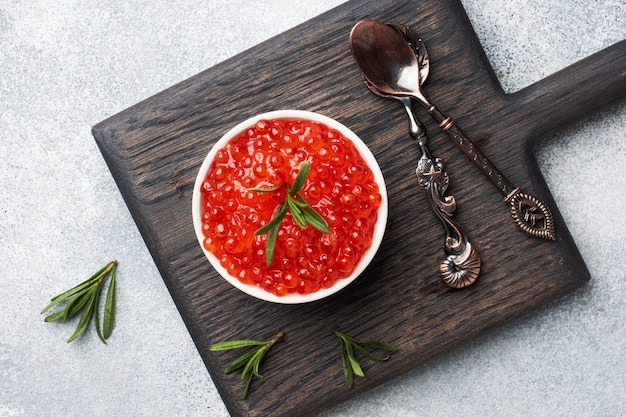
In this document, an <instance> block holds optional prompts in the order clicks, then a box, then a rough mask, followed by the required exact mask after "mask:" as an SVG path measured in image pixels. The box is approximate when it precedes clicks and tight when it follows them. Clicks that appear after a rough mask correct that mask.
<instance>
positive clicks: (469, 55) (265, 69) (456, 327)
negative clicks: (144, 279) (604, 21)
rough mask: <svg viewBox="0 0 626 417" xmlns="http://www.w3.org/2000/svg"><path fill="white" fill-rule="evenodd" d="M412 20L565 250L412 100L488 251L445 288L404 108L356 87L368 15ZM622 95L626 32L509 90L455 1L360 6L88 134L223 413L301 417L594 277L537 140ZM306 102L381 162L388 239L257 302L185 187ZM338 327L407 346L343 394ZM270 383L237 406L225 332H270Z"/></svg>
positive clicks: (439, 77) (453, 98) (448, 99)
mask: <svg viewBox="0 0 626 417" xmlns="http://www.w3.org/2000/svg"><path fill="white" fill-rule="evenodd" d="M365 18H373V19H378V20H381V21H384V22H397V23H403V24H407V25H410V26H411V27H412V28H413V29H415V30H416V31H417V32H418V33H419V35H421V37H422V38H423V40H424V41H425V42H426V45H427V48H428V50H429V53H430V57H431V68H432V69H431V73H430V78H429V80H428V82H427V84H426V85H425V87H424V89H425V91H426V93H427V94H428V95H429V96H430V98H431V99H433V101H434V102H435V103H437V104H438V105H439V106H440V107H441V108H442V109H444V110H446V111H447V112H448V113H449V114H450V115H451V116H452V117H454V118H455V119H456V122H457V125H458V126H460V127H461V128H462V129H464V130H465V132H466V133H467V134H468V135H469V136H470V137H471V138H472V139H473V140H474V141H475V142H476V143H477V144H478V145H479V146H480V147H481V148H482V149H483V151H484V153H485V154H486V155H487V156H488V157H489V158H490V159H491V160H492V161H493V162H494V163H495V164H496V165H497V166H498V167H499V168H500V169H501V170H502V171H503V172H504V174H505V175H506V176H507V177H508V178H509V179H510V180H511V181H512V182H513V183H514V184H516V185H519V186H521V187H522V189H523V190H525V191H526V192H528V193H530V194H533V195H535V196H537V197H539V198H540V199H542V200H543V201H545V202H546V203H548V204H549V205H550V206H551V208H552V211H553V214H554V216H555V223H556V233H557V236H558V240H557V241H556V242H550V241H544V240H538V239H533V238H529V237H527V236H526V235H525V234H524V233H522V232H521V231H520V230H519V229H518V228H517V227H516V226H515V225H514V224H513V222H512V220H511V217H510V213H509V209H508V206H506V205H505V204H503V203H502V196H501V195H500V194H499V192H498V191H497V190H495V189H494V188H493V187H492V185H491V184H490V183H489V182H488V181H487V180H486V179H485V178H484V177H483V176H482V175H481V174H480V173H479V172H478V170H476V169H475V168H474V166H473V165H471V164H470V163H469V162H468V161H467V160H466V158H465V156H463V155H462V154H461V152H460V151H459V150H458V149H456V148H455V147H454V146H453V145H452V144H451V143H450V142H449V140H448V139H447V137H446V136H445V135H444V134H443V133H441V132H440V131H439V130H438V129H437V127H436V126H435V125H434V124H433V123H432V122H431V120H430V118H429V117H428V115H427V114H426V112H425V109H422V108H417V114H418V117H420V118H421V119H422V120H423V121H424V122H426V128H427V130H428V132H429V134H430V148H431V151H432V153H433V154H434V155H437V156H440V157H442V158H444V161H445V163H446V169H447V172H448V174H449V175H450V177H451V186H450V188H449V190H448V194H451V195H454V196H455V197H456V198H457V201H458V208H457V211H456V214H455V216H456V218H457V219H458V220H459V221H460V222H461V224H462V225H463V226H464V228H465V231H466V232H467V234H468V236H469V237H470V239H471V241H472V242H473V244H474V245H475V246H476V247H477V248H478V250H479V252H480V254H481V257H482V260H483V268H482V274H481V277H480V278H479V281H478V282H477V283H476V284H475V285H473V286H472V287H470V288H468V289H465V290H461V291H438V283H439V276H438V272H437V267H438V264H439V262H440V261H441V259H442V246H443V231H442V228H441V225H440V224H439V222H438V221H437V220H436V219H435V217H434V215H433V214H432V213H431V212H430V210H429V209H428V207H427V205H426V201H425V199H424V196H423V195H422V192H421V190H420V189H419V188H418V185H417V180H416V178H415V176H414V170H415V167H416V162H417V159H418V156H419V149H418V148H417V146H416V144H415V142H413V141H412V140H410V139H409V138H408V136H407V122H406V119H405V114H404V113H403V109H402V108H401V106H400V105H399V104H398V103H397V102H395V101H392V100H385V99H382V98H378V97H376V96H374V95H373V94H371V93H370V92H369V91H368V90H367V89H366V88H365V87H364V85H363V84H362V82H361V80H360V77H359V74H358V72H357V68H356V66H355V65H354V63H353V60H352V56H351V53H350V48H349V43H348V37H349V32H350V29H351V28H352V26H353V25H354V24H355V23H357V22H358V21H359V20H361V19H365ZM625 96H626V42H621V43H619V44H616V45H614V46H612V47H610V48H607V49H605V50H603V51H601V52H600V53H598V54H595V55H593V56H591V57H589V58H588V59H585V60H583V61H581V62H579V63H576V64H574V65H572V66H571V67H568V68H566V69H564V70H562V71H560V72H559V73H557V74H554V75H553V76H550V77H548V78H546V79H544V80H541V81H539V82H537V83H536V84H534V85H531V86H529V87H528V88H525V89H524V90H522V91H519V92H516V93H514V94H505V93H504V92H503V91H502V89H501V87H500V85H499V84H498V82H497V80H496V77H495V76H494V73H493V71H492V69H491V67H490V65H489V62H488V61H487V59H486V57H485V55H484V53H483V51H482V49H481V46H480V45H479V43H478V41H477V38H476V36H475V34H474V32H473V30H472V28H471V26H470V23H469V21H468V19H467V17H466V15H465V12H464V10H463V8H462V6H461V4H460V2H459V1H458V0H421V1H417V0H404V1H391V0H386V1H379V0H369V1H350V2H348V3H345V4H343V5H341V6H340V7H338V8H336V9H334V10H332V11H330V12H328V13H325V14H323V15H321V16H319V17H317V18H315V19H313V20H311V21H309V22H307V23H305V24H303V25H300V26H298V27H296V28H294V29H292V30H290V31H288V32H286V33H284V34H281V35H279V36H277V37H275V38H273V39H271V40H269V41H266V42H264V43H262V44H260V45H258V46H256V47H254V48H252V49H250V50H248V51H245V52H244V53H242V54H240V55H238V56H236V57H233V58H231V59H229V60H227V61H225V62H223V63H221V64H219V65H217V66H215V67H213V68H211V69H208V70H206V71H204V72H202V73H200V74H198V75H196V76H194V77H192V78H190V79H188V80H186V81H183V82H181V83H180V84H178V85H175V86H173V87H171V88H169V89H167V90H165V91H163V92H161V93H159V94H157V95H155V96H154V97H151V98H149V99H147V100H145V101H143V102H141V103H139V104H137V105H135V106H133V107H131V108H129V109H127V110H125V111H123V112H121V113H119V114H117V115H115V116H113V117H111V118H109V119H107V120H105V121H103V122H101V123H99V124H98V125H96V126H95V127H94V128H93V134H94V137H95V138H96V141H97V143H98V145H99V147H100V149H101V151H102V153H103V155H104V158H105V159H106V162H107V164H108V165H109V167H110V169H111V172H112V174H113V177H114V178H115V180H116V181H117V184H118V186H119V188H120V191H121V193H122V195H123V196H124V198H125V201H126V203H127V204H128V207H129V208H130V211H131V213H132V215H133V217H134V219H135V221H136V223H137V226H138V228H139V230H140V231H141V234H142V236H143V238H144V239H145V242H146V244H147V245H148V248H149V250H150V252H151V254H152V256H153V257H154V260H155V262H156V265H157V266H158V268H159V271H160V273H161V275H162V276H163V280H164V281H165V283H166V285H167V287H168V289H169V291H170V293H171V295H172V298H173V299H174V302H175V303H176V305H177V306H178V309H179V310H180V313H181V315H182V317H183V319H184V321H185V324H186V325H187V327H188V329H189V332H190V333H191V336H192V338H193V340H194V341H195V343H196V346H197V348H198V352H199V353H200V355H201V356H202V358H203V360H204V363H205V364H206V367H207V368H208V370H209V372H210V374H211V377H212V378H213V381H214V382H215V384H216V386H217V388H218V390H219V392H220V394H221V396H222V398H223V400H224V402H225V404H226V406H227V408H228V410H229V412H230V413H231V414H232V415H233V416H268V415H272V416H293V415H298V416H306V415H312V414H316V413H318V412H319V411H320V410H322V409H324V408H326V407H329V406H332V405H335V404H337V403H338V402H340V401H342V400H345V399H347V398H348V397H350V396H352V395H354V394H357V393H360V392H363V391H365V390H367V389H370V388H372V387H374V386H376V385H379V384H381V383H382V382H384V381H387V380H389V379H391V378H394V377H396V376H397V375H399V374H401V373H403V372H406V371H408V370H411V369H413V368H415V367H416V366H418V365H420V364H422V363H424V362H426V361H428V360H429V359H431V358H433V357H434V356H436V355H439V354H441V353H442V352H445V351H448V350H449V349H451V348H453V347H455V346H458V345H459V344H461V343H463V342H466V341H467V340H469V339H470V338H472V337H474V336H476V335H478V334H481V333H483V332H485V331H487V330H489V329H491V328H494V327H495V326H498V325H500V324H502V323H504V322H506V321H507V320H510V319H512V318H515V317H518V316H520V315H522V314H524V313H526V312H528V311H530V310H532V309H534V308H536V307H538V306H540V305H542V304H544V303H546V302H549V301H551V300H554V299H555V298H557V297H560V296H562V295H563V294H565V293H567V292H568V291H571V290H573V289H575V288H577V287H579V286H580V285H583V284H584V283H585V282H586V281H587V280H588V279H589V273H588V271H587V268H586V267H585V264H584V262H583V259H582V258H581V256H580V254H579V252H578V250H577V248H576V246H575V244H574V241H573V240H572V237H571V236H570V234H569V232H568V230H567V226H566V224H565V223H564V222H563V218H562V217H561V215H560V213H559V211H558V208H557V207H556V206H555V204H554V201H553V199H552V197H551V195H550V192H549V190H548V189H547V187H546V184H545V182H544V180H543V178H542V176H541V174H540V173H539V170H538V168H537V165H536V162H535V159H534V157H533V155H532V153H531V150H530V148H531V145H532V143H534V142H536V141H538V140H541V139H542V138H545V137H546V136H548V135H550V134H551V133H552V132H553V131H555V130H557V129H559V128H561V127H563V126H564V125H567V124H571V123H572V122H574V121H576V120H579V119H581V118H584V117H587V116H589V115H590V114H591V113H592V112H595V111H598V110H600V109H601V108H603V107H605V106H607V105H611V104H613V103H616V102H617V101H619V100H620V99H622V98H624V97H625ZM277 109H301V110H310V111H316V112H319V113H322V114H324V115H327V116H330V117H332V118H335V119H337V120H339V121H340V122H342V123H344V124H345V125H346V126H348V127H349V128H351V129H352V130H354V131H355V132H356V133H357V134H358V135H360V136H361V138H362V139H363V140H364V141H365V142H366V143H367V144H368V146H369V147H370V149H371V150H372V152H373V154H374V155H375V156H376V157H377V159H378V161H379V163H380V166H381V168H382V170H383V174H384V175H385V179H386V183H387V186H388V193H389V199H390V213H389V222H388V228H387V233H386V237H385V239H384V241H383V244H382V246H381V248H380V250H379V252H378V255H377V257H376V258H375V260H374V262H373V264H372V265H371V266H370V267H369V268H368V269H367V271H366V272H365V274H364V275H363V276H362V277H361V278H360V279H359V280H357V281H356V282H355V283H354V284H353V285H351V286H349V287H348V288H346V289H345V290H343V291H341V292H340V293H338V294H336V295H335V296H332V297H330V298H328V299H326V300H323V301H319V302H315V303H312V304H308V305H277V304H272V303H267V302H263V301H258V300H255V299H253V298H251V297H249V296H247V295H244V294H243V293H241V292H239V291H238V290H236V289H234V288H232V287H231V286H230V285H229V284H227V283H226V282H224V281H223V280H222V279H220V278H219V277H218V275H217V273H216V272H215V271H214V270H213V269H212V267H211V266H210V265H209V263H208V261H207V260H206V259H205V258H204V255H203V254H202V252H201V250H200V247H199V245H198V243H197V241H196V238H195V235H194V230H193V226H192V220H191V194H192V188H193V182H194V179H195V176H196V173H197V170H198V169H199V167H200V164H201V162H202V160H203V159H204V157H205V156H206V154H207V153H208V151H209V149H210V148H211V146H212V145H213V144H214V143H215V142H216V141H217V140H218V138H219V137H220V136H221V135H222V134H224V133H225V132H226V131H227V130H228V129H229V128H231V127H232V126H234V125H235V124H237V123H238V122H240V121H242V120H244V119H246V118H248V117H250V116H253V115H255V114H258V113H260V112H265V111H269V110H277ZM331 329H339V330H342V331H344V332H346V333H347V334H349V335H351V336H353V337H356V338H359V339H363V340H378V341H385V342H392V343H394V344H396V345H397V346H398V347H399V348H400V350H399V352H397V353H396V354H394V355H393V357H392V359H391V360H390V361H388V362H386V363H374V362H369V361H366V360H365V361H363V362H362V365H363V368H364V371H365V374H366V378H358V379H357V380H356V381H355V385H354V387H353V388H352V389H351V390H349V389H347V388H346V386H345V383H344V379H343V373H342V365H341V356H340V347H339V341H338V340H337V339H336V337H335V336H334V335H333V333H332V332H331ZM281 330H282V331H283V332H285V334H286V338H285V341H284V342H282V343H280V344H278V345H276V346H275V347H274V348H273V350H272V351H271V352H270V354H269V355H268V356H267V358H266V361H265V362H264V365H263V367H262V374H263V376H264V378H263V379H261V380H256V381H255V382H254V383H253V384H252V387H251V390H250V394H249V397H248V399H247V400H243V399H242V389H243V381H242V380H241V379H240V378H239V375H238V374H237V375H235V374H231V375H224V374H223V373H222V371H223V369H224V367H225V366H226V365H227V363H228V362H230V361H231V360H232V359H234V358H235V357H236V356H238V355H239V354H240V353H241V352H218V353H213V352H209V346H210V345H211V344H213V343H215V342H218V341H224V340H230V339H240V338H255V339H270V338H271V337H273V336H274V335H275V334H276V333H277V332H278V331H281Z"/></svg>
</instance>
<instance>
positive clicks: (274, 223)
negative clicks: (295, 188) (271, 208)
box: [254, 203, 287, 236]
mask: <svg viewBox="0 0 626 417" xmlns="http://www.w3.org/2000/svg"><path fill="white" fill-rule="evenodd" d="M286 213H287V206H286V204H285V203H281V204H280V205H279V206H278V210H277V211H276V215H275V216H274V218H273V219H272V220H270V221H269V222H267V223H266V224H265V225H264V226H262V227H261V228H259V229H257V230H256V231H255V232H254V234H255V235H257V236H258V235H262V234H265V233H267V232H269V231H270V230H272V229H277V228H278V226H280V222H282V221H283V217H285V214H286Z"/></svg>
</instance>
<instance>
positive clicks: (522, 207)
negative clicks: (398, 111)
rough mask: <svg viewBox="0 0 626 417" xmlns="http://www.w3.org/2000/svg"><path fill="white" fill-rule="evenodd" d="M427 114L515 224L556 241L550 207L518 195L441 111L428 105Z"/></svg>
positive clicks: (531, 234) (527, 196)
mask: <svg viewBox="0 0 626 417" xmlns="http://www.w3.org/2000/svg"><path fill="white" fill-rule="evenodd" d="M428 112H429V113H430V114H431V115H432V116H433V118H434V119H435V121H436V122H437V123H438V124H439V127H440V128H441V130H443V131H444V132H446V133H447V134H448V136H449V137H450V139H451V140H452V141H453V142H454V143H455V144H456V145H457V147H458V148H459V149H461V150H462V151H463V153H464V154H465V156H467V158H468V159H470V160H471V161H472V162H473V163H474V165H475V166H476V167H477V168H478V169H479V170H480V171H481V172H482V173H483V174H484V175H485V176H486V177H487V178H488V179H489V181H491V183H492V184H493V185H494V186H495V187H496V188H497V189H498V190H500V192H501V193H502V194H503V195H504V202H505V203H508V204H509V205H510V206H511V216H512V217H513V220H514V221H515V224H516V225H517V226H518V227H519V228H520V229H522V230H523V231H524V232H526V233H527V234H529V235H530V236H533V237H536V238H540V239H548V240H556V235H555V233H554V219H553V217H552V213H551V212H550V208H549V207H548V206H547V205H546V204H545V203H544V202H542V201H541V200H539V199H537V198H536V197H533V196H531V195H529V194H524V193H522V192H520V188H519V187H514V186H513V185H512V184H511V183H510V182H509V181H508V180H507V179H506V177H505V176H504V175H503V174H502V173H501V172H500V170H498V169H497V168H496V167H495V165H493V164H492V163H491V161H489V159H487V157H486V156H485V155H484V154H483V153H482V152H481V151H480V149H479V148H478V147H477V146H476V145H474V144H473V143H472V141H471V140H470V139H469V138H468V137H467V135H465V133H463V131H462V130H461V129H459V128H458V127H457V126H456V124H455V123H454V120H452V118H451V117H449V116H448V115H446V114H445V113H444V112H443V111H442V110H441V109H439V108H438V107H437V106H434V105H431V106H430V107H429V108H428Z"/></svg>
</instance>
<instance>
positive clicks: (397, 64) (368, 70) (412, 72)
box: [350, 20, 556, 240]
mask: <svg viewBox="0 0 626 417" xmlns="http://www.w3.org/2000/svg"><path fill="white" fill-rule="evenodd" d="M404 28H405V29H406V30H408V31H410V29H409V28H408V27H406V26H405V27H404ZM350 45H351V47H352V54H353V55H354V58H355V61H356V63H357V66H358V67H359V70H360V72H361V75H362V77H363V79H364V80H365V82H366V83H367V84H371V85H374V86H376V88H377V90H378V91H379V92H381V93H382V94H385V95H387V96H396V97H410V98H413V99H415V100H417V101H419V102H420V103H421V104H422V105H424V107H426V109H428V112H429V113H430V115H431V116H432V117H433V118H434V119H435V121H436V122H437V124H438V125H439V127H440V128H441V129H442V130H443V131H444V132H446V133H447V134H448V137H449V138H450V139H451V140H452V141H453V142H454V144H455V145H457V147H459V149H461V150H462V151H463V153H464V154H465V155H466V156H467V157H468V158H469V159H470V160H471V161H472V162H473V163H474V165H475V166H476V167H477V168H478V169H479V170H480V171H481V172H482V173H483V174H484V175H485V176H486V177H487V178H488V179H489V181H491V183H492V184H493V185H494V186H495V187H496V188H498V190H500V192H502V194H503V195H504V202H505V203H508V204H510V206H511V215H512V217H513V220H514V221H515V224H517V226H518V227H519V228H520V229H522V230H523V231H524V232H526V233H527V234H529V235H530V236H533V237H536V238H542V239H549V240H556V236H555V233H554V219H553V217H552V213H551V212H550V209H549V208H548V206H547V205H546V204H545V203H543V202H542V201H540V200H539V199H537V198H536V197H533V196H531V195H529V194H525V193H522V192H520V188H519V187H514V186H513V185H512V184H511V183H510V182H509V181H508V180H507V179H506V178H505V177H504V175H503V174H502V173H501V172H500V171H499V170H498V169H497V168H496V167H495V165H493V163H491V161H489V159H487V157H486V156H485V155H484V154H483V153H482V152H481V151H480V149H479V148H478V147H477V146H476V145H474V144H473V143H472V141H471V140H470V139H469V138H468V137H467V136H466V135H465V133H463V132H462V131H461V129H459V128H458V127H457V126H456V125H455V123H454V120H452V118H451V117H449V116H447V115H446V114H445V113H444V112H443V111H442V110H441V109H439V108H438V107H437V106H435V105H433V104H432V103H431V102H430V101H429V100H428V99H427V98H426V96H425V95H424V93H423V92H422V90H421V87H420V84H421V82H423V81H424V80H425V78H423V77H422V78H420V62H418V57H417V56H416V54H415V51H414V50H413V48H412V46H411V45H410V44H409V42H407V39H406V38H405V36H403V34H402V33H400V32H399V31H398V25H387V24H384V23H381V22H378V21H376V20H363V21H361V22H359V23H357V24H356V25H355V26H354V27H353V28H352V31H351V33H350ZM422 47H423V45H422ZM426 61H428V58H426ZM422 65H423V63H422Z"/></svg>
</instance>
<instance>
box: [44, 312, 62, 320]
mask: <svg viewBox="0 0 626 417" xmlns="http://www.w3.org/2000/svg"><path fill="white" fill-rule="evenodd" d="M64 314H65V310H61V311H57V312H56V313H53V314H50V315H48V316H46V318H45V319H44V321H45V322H46V323H50V322H53V321H57V320H59V319H61V318H63V315H64Z"/></svg>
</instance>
